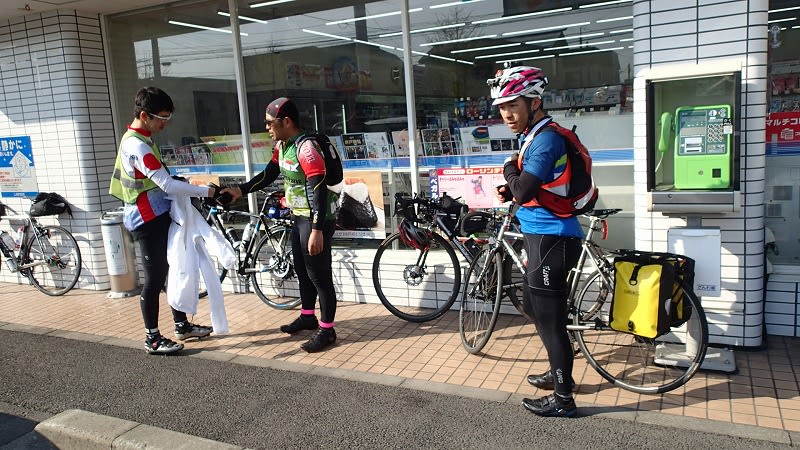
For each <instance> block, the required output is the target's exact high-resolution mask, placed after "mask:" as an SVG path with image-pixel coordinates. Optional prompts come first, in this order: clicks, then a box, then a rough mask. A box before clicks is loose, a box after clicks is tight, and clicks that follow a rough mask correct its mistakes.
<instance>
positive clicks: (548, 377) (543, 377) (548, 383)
mask: <svg viewBox="0 0 800 450" xmlns="http://www.w3.org/2000/svg"><path fill="white" fill-rule="evenodd" d="M570 381H571V382H572V389H570V390H571V391H574V390H575V379H574V378H572V377H570ZM528 383H530V384H532V385H533V386H536V387H537V388H539V389H548V390H551V391H552V390H553V389H555V387H556V384H555V381H554V380H553V372H552V371H550V370H548V371H547V372H545V373H543V374H540V375H528Z"/></svg>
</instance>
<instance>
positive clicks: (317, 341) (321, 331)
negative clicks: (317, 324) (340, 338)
mask: <svg viewBox="0 0 800 450" xmlns="http://www.w3.org/2000/svg"><path fill="white" fill-rule="evenodd" d="M334 342H336V331H334V330H333V328H317V331H316V332H315V333H314V334H312V335H311V338H309V339H308V341H306V342H305V343H303V345H301V346H300V348H302V349H303V350H305V351H307V352H308V353H314V352H319V351H322V350H325V349H326V348H328V347H330V346H331V345H333V343H334Z"/></svg>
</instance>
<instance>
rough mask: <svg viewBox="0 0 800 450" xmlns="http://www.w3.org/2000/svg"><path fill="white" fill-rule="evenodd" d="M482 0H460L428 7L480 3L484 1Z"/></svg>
mask: <svg viewBox="0 0 800 450" xmlns="http://www.w3.org/2000/svg"><path fill="white" fill-rule="evenodd" d="M482 1H483V0H461V1H458V2H450V3H439V4H438V5H431V6H428V8H430V9H436V8H447V7H448V6H463V5H466V4H467V3H478V2H482Z"/></svg>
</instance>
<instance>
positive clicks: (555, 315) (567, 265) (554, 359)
mask: <svg viewBox="0 0 800 450" xmlns="http://www.w3.org/2000/svg"><path fill="white" fill-rule="evenodd" d="M525 251H526V252H527V253H528V267H527V270H526V272H525V276H526V280H527V283H526V284H527V287H528V293H527V294H528V295H525V296H523V299H524V302H523V306H524V308H525V310H526V312H527V313H528V315H529V316H532V317H533V320H534V324H535V325H536V330H537V331H538V332H539V337H540V338H541V339H542V344H544V348H545V349H546V350H547V357H548V359H549V362H550V369H551V370H552V371H553V375H554V377H553V378H554V380H555V391H556V392H557V393H559V394H562V395H565V396H569V395H571V393H572V385H571V380H572V364H573V351H572V343H571V342H570V339H569V334H568V333H567V312H568V311H567V294H568V290H569V289H568V286H567V275H568V274H569V271H570V269H572V268H573V267H575V264H576V263H577V262H578V256H580V251H581V241H580V239H578V238H569V237H562V236H546V235H536V234H525Z"/></svg>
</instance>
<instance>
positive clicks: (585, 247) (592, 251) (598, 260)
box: [567, 216, 614, 302]
mask: <svg viewBox="0 0 800 450" xmlns="http://www.w3.org/2000/svg"><path fill="white" fill-rule="evenodd" d="M588 217H589V226H588V228H587V231H586V235H585V237H584V238H583V241H582V242H581V254H580V256H579V257H578V262H577V264H575V267H574V268H573V269H572V270H570V273H569V275H568V281H567V284H568V285H569V287H570V288H569V297H568V298H569V299H570V302H572V301H573V300H574V299H575V294H576V293H577V292H578V287H579V286H580V284H581V276H582V275H583V269H584V267H585V266H586V261H587V259H590V260H591V261H592V263H593V264H594V265H595V267H597V268H598V269H603V268H607V269H609V270H600V273H601V274H602V276H603V278H604V279H605V281H606V282H607V283H608V284H609V285H613V283H614V281H613V280H612V279H610V278H609V277H608V273H613V270H611V263H610V262H609V261H608V260H607V259H606V258H605V252H604V251H603V249H602V248H601V247H600V246H599V245H597V244H595V242H594V240H593V237H594V234H595V233H596V232H598V231H601V232H602V231H603V230H604V229H605V227H606V219H605V216H603V217H599V216H588Z"/></svg>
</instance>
